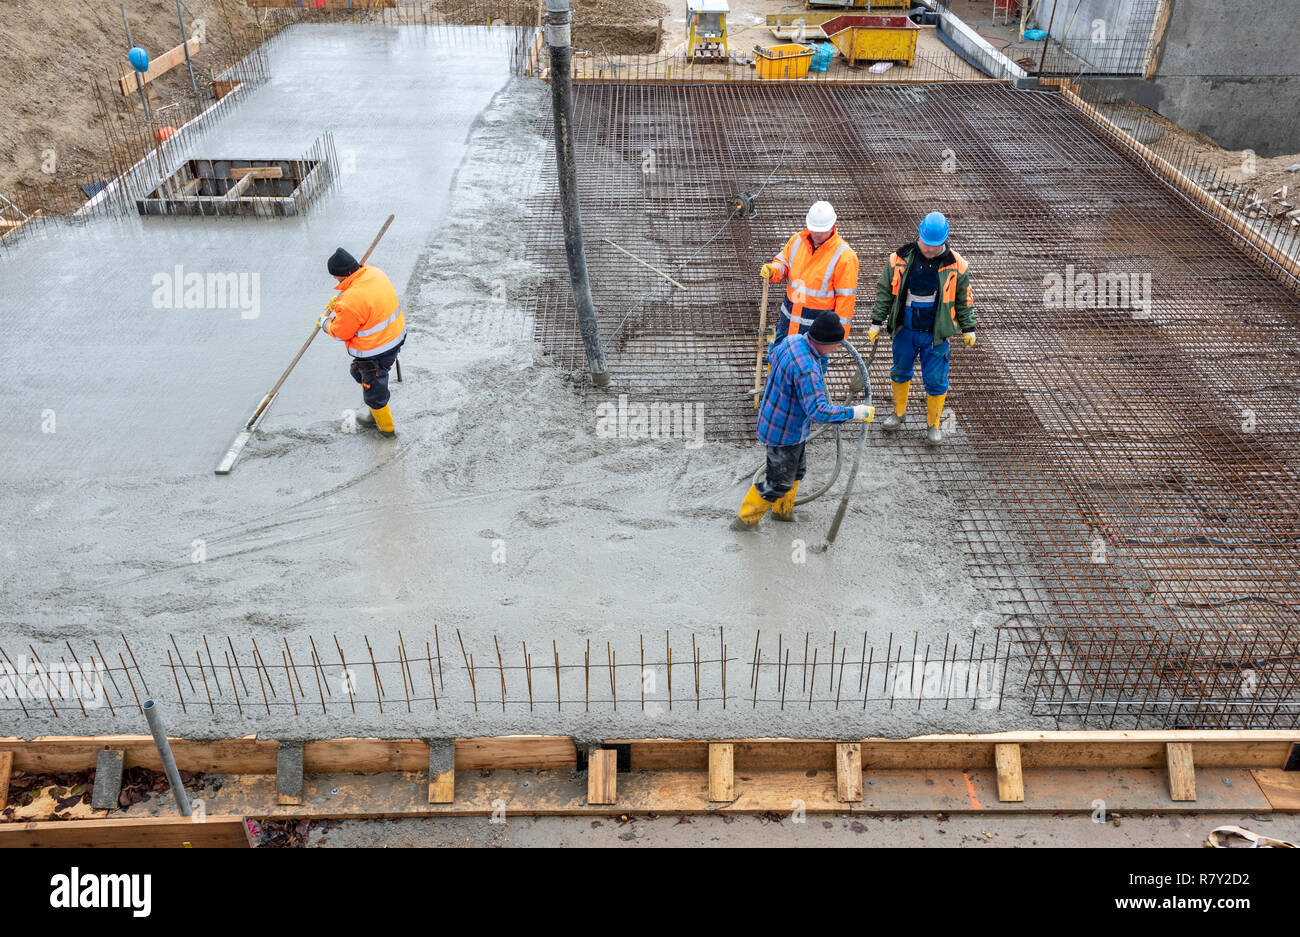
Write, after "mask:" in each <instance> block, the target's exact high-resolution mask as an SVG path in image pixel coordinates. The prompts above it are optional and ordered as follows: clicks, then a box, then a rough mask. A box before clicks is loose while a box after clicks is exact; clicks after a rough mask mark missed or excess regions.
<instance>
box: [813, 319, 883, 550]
mask: <svg viewBox="0 0 1300 937" xmlns="http://www.w3.org/2000/svg"><path fill="white" fill-rule="evenodd" d="M844 347H845V348H847V349H848V351H849V354H850V355H852V356H853V361H854V362H855V363H856V364H857V366H858V373H859V374H860V375H862V385H863V387H865V388H866V390H867V404H868V405H870V403H871V384H870V383H869V382H868V381H867V366H866V365H865V364H863V363H862V356H861V355H860V354H858V350H857V349H856V348H854V347H853V346H852V345H851V344H849V341H848V339H845V340H844ZM875 352H876V349H875V348H874V347H873V348H872V349H871V356H872V358H874V357H875ZM870 425H871V424H869V423H863V424H862V432H861V433H860V434H859V436H858V448H857V449H856V450H855V451H854V453H853V466H852V467H851V468H850V469H849V480H848V481H847V482H845V484H844V494H843V496H841V498H840V506H839V507H838V508H837V509H836V510H835V519H834V520H833V521H831V529H830V530H828V531H827V532H826V542H825V543H824V544H822V545H821V546H820V547H813V550H814V552H817V553H825V552H826V551H827V550H829V549H830V547H831V544H832V543H834V542H835V537H836V535H837V534H838V533H839V532H840V522H841V521H843V520H844V514H845V512H847V511H848V509H849V495H851V494H853V482H854V481H855V480H856V479H857V477H858V465H860V464H861V462H862V453H863V452H864V451H866V448H867V427H868V426H870ZM838 431H839V430H838V427H837V428H836V432H837V433H838Z"/></svg>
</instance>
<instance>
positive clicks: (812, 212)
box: [762, 202, 858, 342]
mask: <svg viewBox="0 0 1300 937" xmlns="http://www.w3.org/2000/svg"><path fill="white" fill-rule="evenodd" d="M804 221H805V223H806V224H807V227H806V228H805V229H804V230H802V231H800V232H799V233H798V234H796V235H794V237H792V238H790V240H788V241H786V244H785V247H784V248H782V249H781V253H779V254H777V255H776V256H775V257H773V258H772V260H771V262H769V263H766V264H763V269H762V276H763V278H764V279H765V280H771V281H772V282H773V283H780V282H781V281H782V280H785V281H786V290H785V301H784V302H783V303H782V304H781V321H780V322H779V323H778V324H777V328H776V339H775V340H776V341H777V342H780V341H782V340H783V339H784V338H785V337H786V336H787V335H799V334H801V333H803V332H807V331H808V330H809V329H810V328H812V324H813V322H814V320H816V318H817V316H818V315H820V314H821V313H823V312H826V311H827V310H832V311H834V313H835V314H836V315H837V316H839V319H840V322H841V323H842V324H843V325H844V334H845V335H848V333H849V326H850V325H852V323H853V304H854V301H855V298H856V297H857V293H858V255H857V254H855V253H854V252H853V248H851V247H849V242H848V241H846V240H844V238H842V237H840V236H839V234H838V233H837V232H836V230H835V209H834V208H832V207H831V203H830V202H814V203H813V206H812V208H810V209H808V215H807V217H806V218H805V219H804Z"/></svg>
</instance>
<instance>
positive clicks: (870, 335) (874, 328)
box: [867, 322, 885, 342]
mask: <svg viewBox="0 0 1300 937" xmlns="http://www.w3.org/2000/svg"><path fill="white" fill-rule="evenodd" d="M884 327H885V323H883V322H873V323H871V328H869V329H867V340H868V341H872V342H874V341H875V340H876V339H878V338H880V330H881V329H883V328H884Z"/></svg>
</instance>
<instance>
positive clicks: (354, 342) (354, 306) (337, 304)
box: [316, 247, 406, 437]
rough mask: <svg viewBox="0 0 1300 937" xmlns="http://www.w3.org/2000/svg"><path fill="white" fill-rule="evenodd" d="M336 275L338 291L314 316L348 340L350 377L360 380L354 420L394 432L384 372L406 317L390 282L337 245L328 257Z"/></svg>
mask: <svg viewBox="0 0 1300 937" xmlns="http://www.w3.org/2000/svg"><path fill="white" fill-rule="evenodd" d="M327 266H328V268H329V272H330V275H331V276H333V277H334V279H335V280H336V281H338V285H337V286H335V287H334V289H336V290H338V291H339V295H337V296H335V297H334V298H333V299H331V300H330V301H329V302H328V303H327V304H326V306H325V312H324V313H322V314H321V316H320V318H318V319H317V320H316V324H317V325H318V326H319V327H320V329H321V331H322V332H324V333H325V334H326V335H328V336H329V337H330V338H337V339H338V340H339V341H341V342H342V343H343V344H344V345H346V346H347V349H348V354H349V355H351V356H352V367H351V368H350V370H351V373H352V379H353V380H354V381H356V382H357V383H358V384H360V385H361V397H362V400H364V401H365V405H366V408H367V409H366V410H365V411H362V412H360V413H358V415H357V422H358V423H361V424H362V425H364V426H374V427H376V428H377V429H378V430H379V434H380V435H381V436H390V437H391V436H395V435H396V434H397V433H396V430H395V429H394V428H393V414H392V411H390V410H389V409H388V398H389V394H388V372H389V370H390V369H391V368H392V367H393V363H394V362H395V361H397V353H398V351H400V350H401V347H402V343H403V342H405V341H406V317H405V316H403V315H402V310H401V308H400V307H399V304H398V301H397V291H396V290H395V289H393V284H392V282H391V281H390V280H389V279H388V277H386V276H384V271H382V270H380V269H379V268H378V267H371V266H365V267H363V266H361V265H360V264H358V263H357V261H356V258H355V257H353V256H352V255H351V254H349V253H348V252H347V251H345V250H344V249H343V248H341V247H340V248H339V249H338V250H336V251H335V252H334V253H333V254H332V255H330V259H329V261H328V263H327Z"/></svg>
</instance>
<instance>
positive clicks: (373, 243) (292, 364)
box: [244, 215, 397, 428]
mask: <svg viewBox="0 0 1300 937" xmlns="http://www.w3.org/2000/svg"><path fill="white" fill-rule="evenodd" d="M395 217H397V216H396V215H389V216H388V220H387V221H385V222H384V226H383V227H382V228H380V229H379V233H378V234H376V235H375V239H374V240H373V241H371V242H370V249H369V250H367V251H366V255H365V256H364V257H362V258H361V266H363V267H364V266H365V265H366V261H367V260H369V259H370V255H371V254H373V253H374V252H375V248H376V247H378V246H379V240H380V238H382V237H383V236H384V232H386V231H387V230H388V226H389V225H390V224H392V223H393V219H394V218H395ZM319 331H320V326H319V325H313V326H312V327H311V334H310V335H308V336H307V341H305V342H303V343H302V347H301V348H299V349H298V354H296V355H294V356H293V360H292V361H290V362H289V366H288V367H287V368H285V369H284V373H283V374H281V375H280V379H279V380H278V381H276V382H275V386H274V387H272V388H271V392H270V393H268V394H267V395H266V396H265V397H263V398H262V403H261V405H260V406H258V408H257V409H256V410H254V411H253V415H252V416H251V417H249V418H248V422H247V423H245V424H244V426H245V428H251V427H252V425H253V424H254V423H256V422H257V418H258V417H259V416H261V415H262V411H263V410H265V409H266V408H267V405H268V404H270V402H271V398H272V397H274V396H275V395H276V394H278V393H279V392H280V388H281V387H282V386H283V385H284V382H285V379H286V378H288V376H289V374H290V372H292V371H293V369H294V368H296V367H297V366H298V362H299V361H301V360H302V356H303V355H305V354H306V353H307V349H308V348H309V347H310V346H311V343H312V342H313V341H315V339H316V333H317V332H319Z"/></svg>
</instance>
